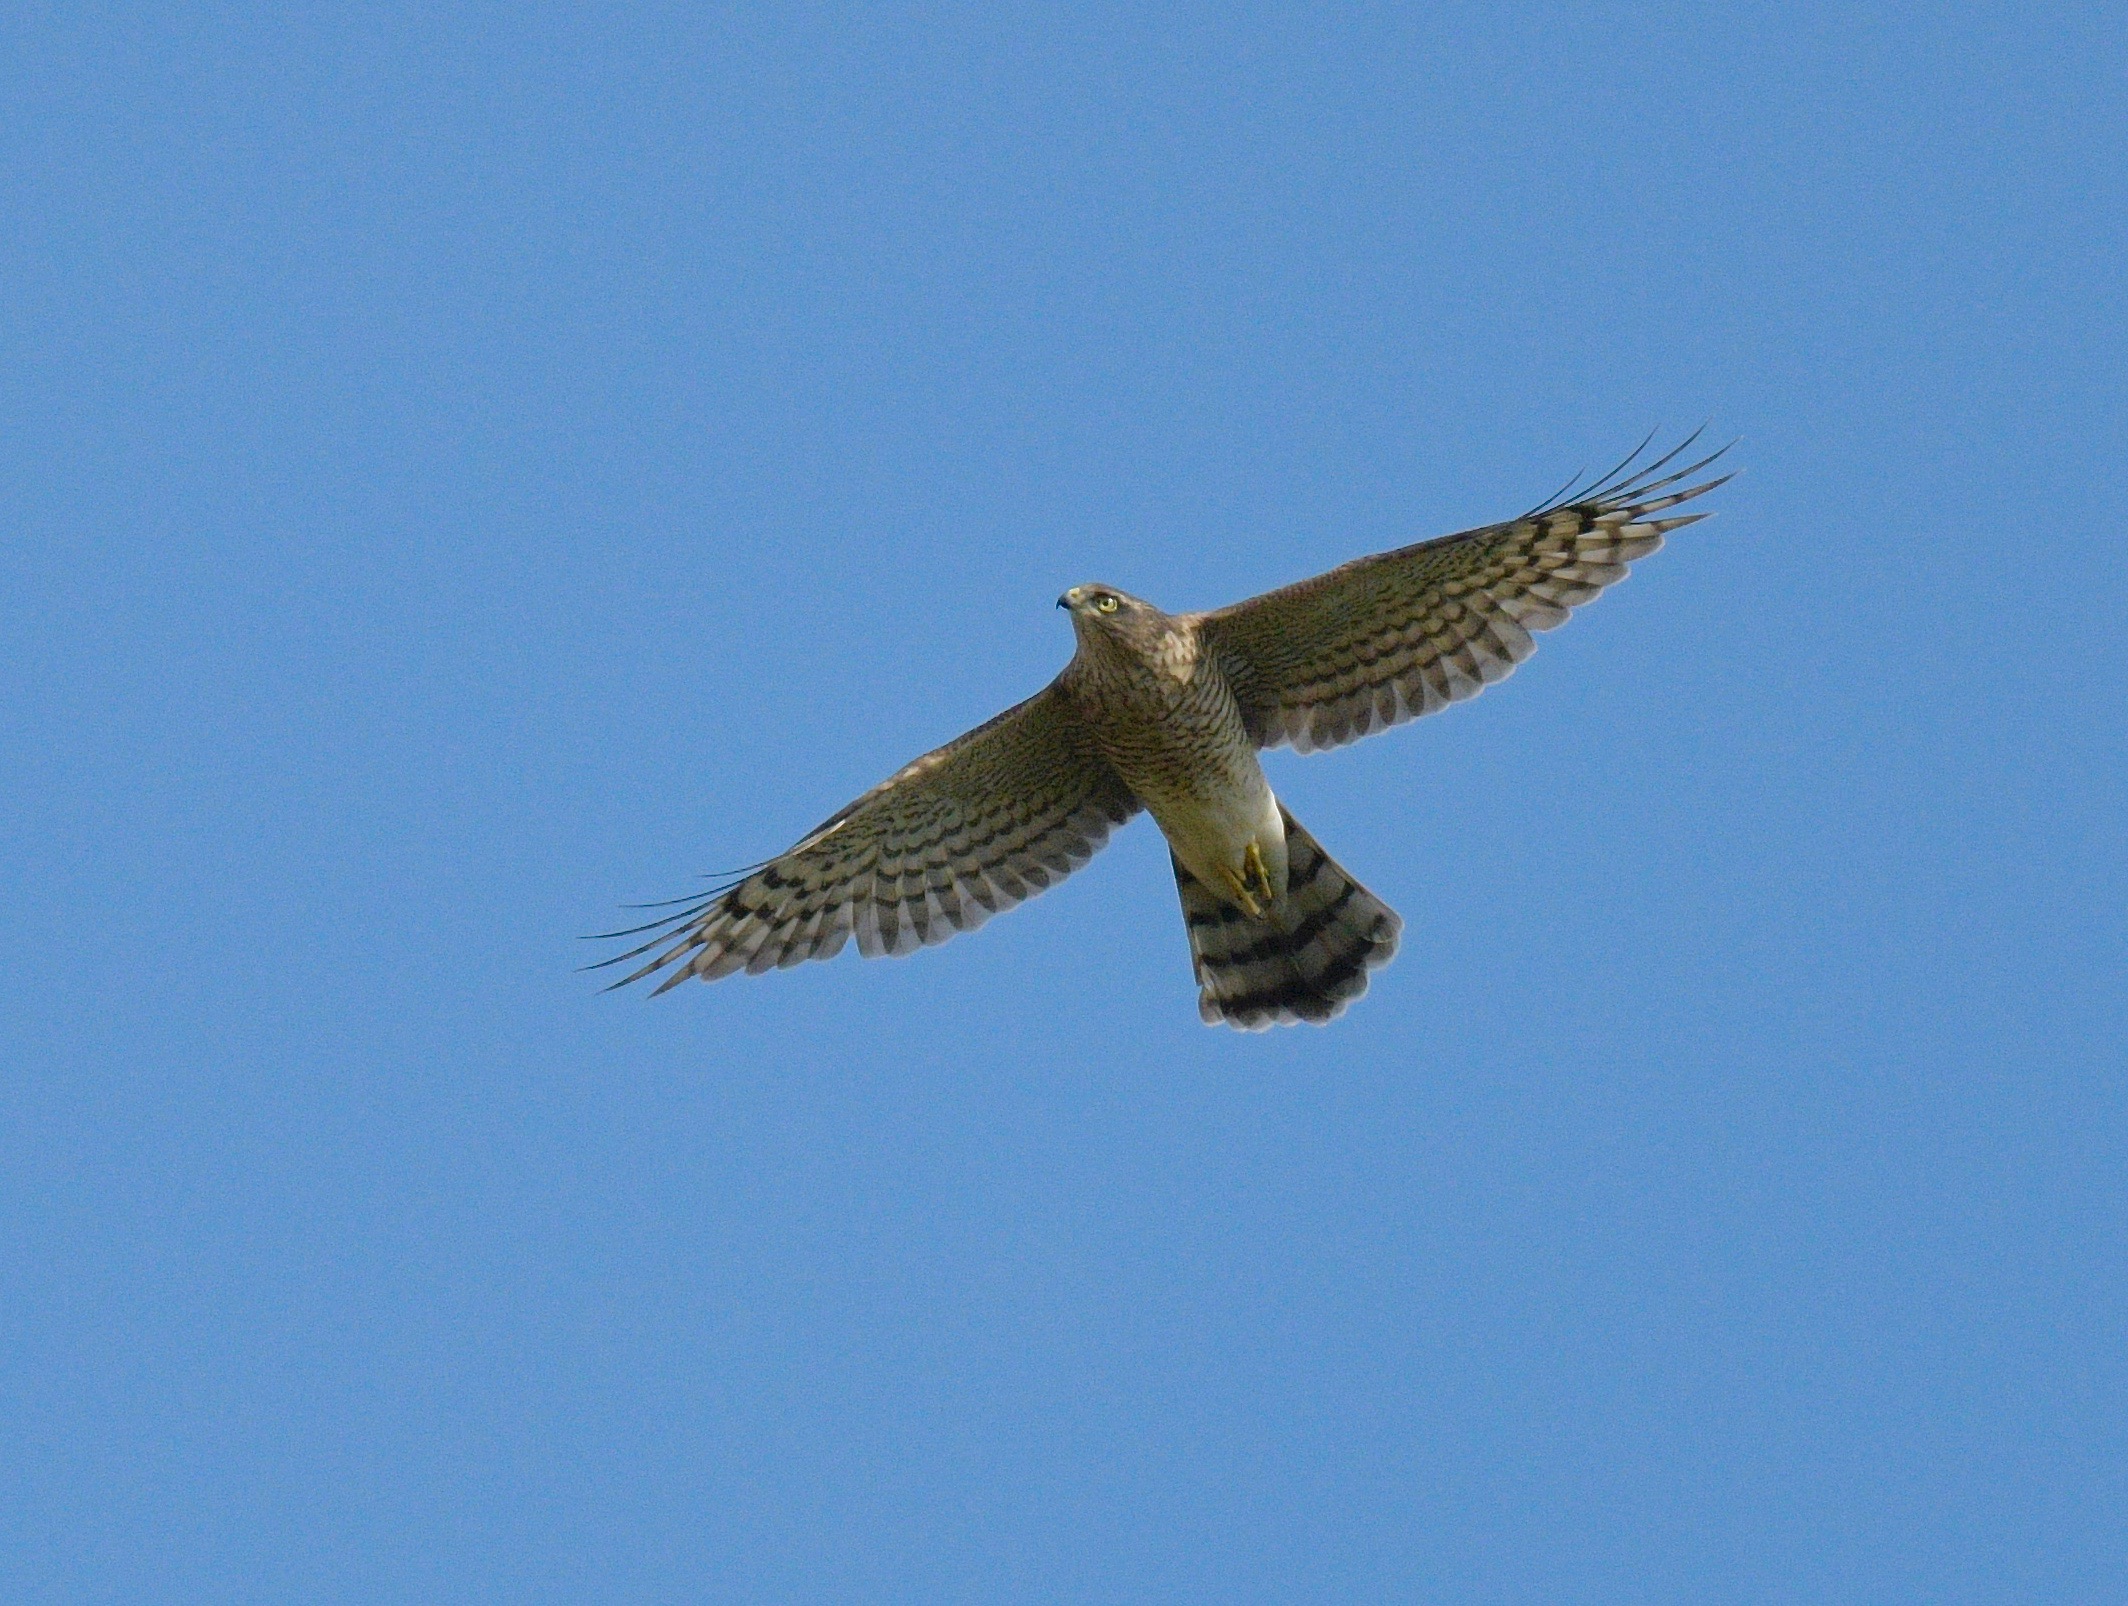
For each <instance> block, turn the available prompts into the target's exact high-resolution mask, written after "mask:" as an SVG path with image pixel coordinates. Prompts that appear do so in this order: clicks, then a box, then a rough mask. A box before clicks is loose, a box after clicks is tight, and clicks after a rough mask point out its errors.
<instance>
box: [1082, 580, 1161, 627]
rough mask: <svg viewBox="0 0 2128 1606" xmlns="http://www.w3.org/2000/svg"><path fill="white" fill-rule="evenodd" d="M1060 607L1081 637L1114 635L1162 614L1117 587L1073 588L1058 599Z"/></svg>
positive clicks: (1092, 586) (1091, 586)
mask: <svg viewBox="0 0 2128 1606" xmlns="http://www.w3.org/2000/svg"><path fill="white" fill-rule="evenodd" d="M1057 606H1058V607H1060V608H1062V609H1063V610H1064V611H1065V612H1066V613H1069V614H1070V615H1071V622H1072V626H1073V628H1075V629H1076V630H1077V631H1078V632H1079V633H1080V634H1081V635H1084V634H1085V633H1086V632H1087V631H1088V630H1100V631H1103V632H1105V633H1108V634H1111V635H1113V634H1115V633H1116V632H1117V631H1119V630H1126V629H1128V628H1129V627H1130V625H1131V624H1133V623H1142V622H1143V621H1144V620H1145V619H1146V618H1147V617H1148V616H1153V617H1157V616H1158V614H1159V610H1158V609H1157V608H1155V607H1153V605H1152V604H1151V603H1148V602H1140V601H1139V600H1138V599H1137V598H1136V597H1134V596H1131V595H1130V594H1129V593H1127V592H1123V591H1118V590H1117V589H1116V588H1115V587H1114V586H1101V585H1084V586H1073V587H1072V588H1071V589H1070V590H1069V591H1067V592H1065V593H1064V595H1062V596H1061V597H1059V598H1057Z"/></svg>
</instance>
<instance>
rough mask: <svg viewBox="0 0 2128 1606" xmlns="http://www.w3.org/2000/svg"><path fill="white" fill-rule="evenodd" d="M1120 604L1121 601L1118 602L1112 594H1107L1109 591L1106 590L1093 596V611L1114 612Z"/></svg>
mask: <svg viewBox="0 0 2128 1606" xmlns="http://www.w3.org/2000/svg"><path fill="white" fill-rule="evenodd" d="M1122 606H1123V604H1122V603H1120V602H1118V601H1117V600H1116V599H1115V598H1114V597H1113V596H1111V595H1109V593H1108V592H1106V591H1104V592H1102V593H1101V594H1100V595H1099V596H1097V597H1095V598H1094V612H1095V613H1114V612H1115V611H1116V610H1117V609H1118V608H1120V607H1122Z"/></svg>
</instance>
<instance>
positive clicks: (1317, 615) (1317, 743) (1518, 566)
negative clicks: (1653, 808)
mask: <svg viewBox="0 0 2128 1606" xmlns="http://www.w3.org/2000/svg"><path fill="white" fill-rule="evenodd" d="M1690 444H1691V443H1690V441H1687V442H1686V443H1685V445H1686V446H1689V445H1690ZM1684 449H1685V446H1680V447H1678V448H1677V449H1676V450H1674V451H1672V452H1671V453H1670V454H1668V455H1667V456H1665V457H1663V458H1661V459H1659V460H1658V461H1656V462H1654V463H1652V464H1649V465H1648V466H1647V467H1645V468H1643V469H1640V470H1637V471H1635V470H1633V469H1632V467H1631V465H1632V464H1633V463H1634V461H1635V460H1636V459H1637V458H1638V456H1639V454H1638V453H1636V454H1634V457H1631V458H1628V459H1627V460H1626V463H1625V464H1624V465H1621V467H1620V468H1619V469H1618V470H1617V471H1616V472H1615V473H1613V474H1612V475H1609V476H1606V477H1605V478H1604V479H1602V480H1599V481H1598V482H1597V483H1595V484H1593V485H1591V486H1589V487H1588V488H1587V489H1586V490H1583V491H1580V492H1575V491H1574V490H1573V489H1572V488H1571V487H1569V489H1568V490H1567V491H1565V492H1562V493H1561V494H1560V495H1559V496H1557V497H1554V498H1552V499H1551V500H1550V501H1548V502H1547V503H1545V504H1544V505H1542V506H1540V507H1538V508H1536V509H1535V510H1533V511H1532V512H1530V513H1527V514H1525V515H1523V516H1522V517H1521V518H1518V519H1511V520H1508V521H1507V522H1505V523H1501V524H1492V525H1487V526H1485V527H1484V528H1482V529H1476V530H1468V531H1465V532H1463V533H1462V534H1460V535H1450V536H1443V537H1441V538H1440V539H1438V540H1433V541H1422V542H1420V543H1419V544H1417V545H1416V546H1408V547H1403V548H1401V549H1399V550H1397V551H1394V552H1382V553H1377V554H1376V555H1374V556H1373V557H1366V558H1360V559H1358V560H1356V561H1355V562H1352V563H1347V564H1345V565H1344V566H1343V567H1342V568H1337V569H1332V570H1331V571H1330V572H1329V573H1327V574H1321V575H1317V576H1316V577H1315V578H1314V579H1312V580H1303V581H1301V582H1300V583H1299V584H1298V585H1291V586H1287V587H1285V588H1284V589H1283V590H1279V591H1272V592H1267V593H1266V594H1265V595H1263V596H1260V597H1252V598H1250V599H1249V600H1248V601H1246V602H1239V603H1236V604H1234V605H1233V606H1232V607H1228V608H1221V609H1218V610H1217V611H1215V612H1211V613H1185V614H1168V613H1163V612H1161V611H1160V609H1158V608H1156V607H1155V606H1153V605H1152V604H1151V603H1149V602H1142V601H1140V600H1139V599H1138V598H1136V597H1132V596H1129V595H1127V594H1125V593H1124V592H1122V591H1119V590H1117V589H1116V588H1115V587H1113V586H1105V585H1081V586H1073V587H1072V588H1071V589H1070V590H1069V591H1067V592H1065V593H1064V595H1063V596H1061V597H1060V598H1058V599H1057V605H1058V606H1059V607H1061V608H1065V609H1067V610H1069V612H1070V614H1071V622H1072V627H1073V630H1074V632H1075V634H1076V635H1077V637H1078V651H1077V653H1076V654H1075V655H1074V656H1073V658H1072V660H1071V662H1070V663H1069V664H1068V665H1066V666H1065V669H1064V672H1063V673H1062V674H1060V675H1058V676H1057V678H1056V679H1055V680H1054V681H1052V682H1051V683H1050V684H1049V685H1048V686H1047V687H1045V688H1044V689H1043V690H1041V691H1039V692H1037V693H1035V695H1034V696H1032V697H1030V698H1028V699H1027V701H1025V702H1023V703H1021V704H1019V705H1018V706H1016V707H1013V708H1008V709H1007V710H1005V712H1004V713H1002V714H999V715H998V716H997V717H996V718H995V719H993V720H991V721H989V722H988V723H987V724H984V725H979V726H977V727H976V728H975V729H974V730H972V731H970V732H968V733H967V734H966V735H965V736H962V737H961V738H959V739H958V740H957V741H952V742H948V743H947V744H946V745H945V746H944V747H941V748H939V749H937V750H936V751H935V752H931V753H926V754H925V755H924V756H923V757H922V758H919V759H918V760H916V762H915V763H913V764H910V765H908V766H907V767H906V768H904V769H902V770H900V771H898V772H897V773H896V774H894V775H892V776H889V777H888V778H887V779H886V780H885V781H882V782H881V783H880V784H879V785H878V786H875V787H874V788H872V790H871V791H869V792H867V793H865V795H864V796H863V797H860V798H859V799H857V801H856V802H854V803H852V804H850V805H849V806H848V807H847V808H844V809H839V810H837V811H836V812H835V813H834V814H833V815H831V816H830V817H829V818H828V819H827V820H825V821H824V822H822V824H821V825H820V826H818V827H817V828H816V829H814V830H813V831H811V832H809V833H808V834H807V835H806V836H805V838H804V839H803V840H802V841H800V842H799V843H798V844H797V845H796V846H795V847H793V848H791V849H790V850H789V851H788V852H787V853H783V854H780V855H778V856H777V857H776V858H774V859H771V860H769V861H768V862H766V863H765V864H762V865H760V866H758V867H757V868H755V869H753V870H752V872H751V873H749V874H746V875H744V876H743V877H742V878H741V879H739V880H737V881H735V882H733V883H732V884H730V885H728V886H725V887H721V888H719V889H717V890H716V891H715V892H713V893H711V894H709V895H707V896H705V897H702V898H699V899H693V900H676V901H680V902H685V903H686V904H687V907H684V908H682V909H680V910H679V912H678V913H676V914H673V915H669V916H667V917H665V918H664V919H661V920H657V921H654V922H652V923H651V924H649V925H647V926H639V927H636V928H635V929H634V930H633V931H628V932H614V933H610V934H609V935H612V936H634V935H639V934H640V933H642V932H646V931H648V932H654V933H656V935H654V936H652V937H651V938H650V940H649V941H647V942H645V943H643V944H642V945H641V946H639V947H636V948H633V949H631V950H629V952H627V953H625V954H621V955H618V956H616V958H615V959H611V960H607V961H605V963H607V964H615V963H619V962H620V961H622V960H627V959H632V958H635V957H638V956H639V955H642V954H646V953H650V952H651V951H652V950H653V949H655V950H658V952H656V954H655V955H654V957H652V958H651V959H650V960H649V961H648V962H647V963H645V964H644V965H643V966H642V967H641V968H640V969H638V970H636V971H634V972H633V973H631V974H630V975H628V976H626V977H624V978H623V979H622V980H621V981H620V982H617V983H615V985H616V986H625V985H627V983H629V982H632V981H636V980H638V979H640V978H641V977H644V976H647V975H650V974H652V973H653V972H656V971H661V970H665V969H667V968H671V970H672V974H671V975H670V976H668V977H667V978H666V979H665V981H664V983H663V985H662V986H660V987H659V988H658V989H657V990H658V991H659V992H663V991H665V989H666V988H669V987H672V986H674V985H676V984H677V983H679V982H681V981H683V980H685V979H686V978H687V977H689V976H700V977H702V978H703V979H704V980H705V981H715V980H716V979H718V978H719V977H722V976H728V975H731V974H732V973H733V972H734V971H739V970H744V971H747V972H749V973H751V974H756V975H758V974H759V973H760V972H762V971H765V970H768V969H770V968H772V967H776V966H787V965H795V964H797V963H798V962H799V961H801V960H805V959H825V958H828V957H829V956H831V955H833V954H836V953H839V952H840V951H841V949H842V947H843V945H844V944H845V943H846V942H847V941H848V940H849V939H850V938H851V937H852V936H853V935H854V936H855V937H856V939H857V947H858V951H859V952H861V953H863V954H865V955H867V956H874V955H879V954H905V953H909V952H911V951H913V950H914V949H916V948H918V947H920V946H923V945H925V944H930V943H937V942H943V941H945V939H946V938H948V937H950V936H952V935H953V934H954V933H955V932H957V931H972V930H974V929H975V928H976V927H977V926H979V925H981V924H982V923H983V922H984V921H985V920H987V919H989V918H990V917H991V916H992V915H993V914H996V913H997V912H998V911H999V910H1001V909H1008V908H1010V907H1011V906H1012V905H1014V904H1016V903H1019V902H1020V901H1021V900H1022V899H1025V898H1030V897H1032V896H1034V894H1036V893H1037V892H1040V891H1042V890H1043V889H1044V888H1046V887H1049V886H1050V885H1052V884H1053V883H1055V882H1057V881H1059V880H1061V879H1063V878H1064V877H1065V876H1067V875H1069V874H1070V873H1071V872H1072V871H1073V870H1075V869H1077V868H1078V867H1079V866H1080V865H1082V864H1084V863H1085V862H1086V860H1087V859H1088V858H1090V857H1091V856H1092V855H1093V852H1094V850H1095V849H1096V848H1098V847H1100V846H1101V844H1102V843H1103V842H1104V841H1106V840H1107V837H1108V834H1109V832H1110V831H1112V830H1114V829H1115V828H1116V827H1117V826H1119V825H1121V824H1123V823H1124V821H1126V820H1128V819H1129V818H1130V817H1131V816H1132V815H1134V814H1135V813H1137V812H1138V810H1139V809H1141V808H1144V809H1147V810H1150V811H1151V813H1152V816H1153V818H1154V820H1156V821H1157V822H1158V823H1159V826H1160V829H1161V831H1162V832H1163V833H1164V834H1165V835H1166V837H1167V841H1168V847H1169V850H1170V853H1171V856H1172V858H1173V861H1174V867H1175V881H1176V884H1177V886H1178V888H1179V889H1180V891H1181V895H1182V912H1183V919H1184V921H1185V922H1186V925H1187V928H1188V934H1189V943H1190V955H1191V958H1192V960H1193V961H1194V964H1195V968H1196V977H1197V986H1198V1012H1199V1014H1200V1015H1202V1016H1203V1018H1204V1019H1205V1021H1206V1022H1208V1023H1214V1024H1216V1023H1219V1022H1224V1023H1226V1024H1227V1025H1230V1026H1238V1027H1241V1028H1243V1029H1245V1030H1255V1029H1258V1028H1261V1027H1266V1026H1270V1025H1274V1024H1280V1023H1289V1022H1294V1021H1314V1022H1322V1021H1327V1020H1329V1019H1331V1018H1332V1017H1333V1016H1335V1015H1337V1014H1338V1013H1339V1012H1340V1011H1342V1010H1343V1009H1344V1007H1345V1006H1346V1005H1347V1004H1349V1003H1350V1002H1351V1001H1352V1000H1353V999H1355V998H1357V997H1359V996H1360V995H1361V994H1362V993H1364V992H1365V991H1366V990H1367V975H1368V972H1369V971H1371V970H1374V969H1376V968H1378V967H1379V966H1381V965H1384V964H1386V963H1388V961H1389V958H1390V956H1391V955H1392V954H1393V953H1394V952H1395V951H1396V946H1397V934H1398V932H1399V930H1400V929H1401V928H1402V924H1403V923H1402V921H1401V920H1399V919H1398V917H1397V915H1396V913H1395V911H1394V910H1392V909H1391V908H1390V907H1389V906H1388V905H1387V904H1385V903H1383V902H1382V901H1381V900H1380V899H1379V898H1377V897H1375V896H1374V894H1373V893H1371V892H1369V891H1368V890H1367V889H1366V888H1365V887H1363V886H1361V885H1360V884H1359V883H1358V882H1357V881H1355V880H1354V879H1353V878H1352V877H1351V876H1350V875H1349V874H1347V873H1346V871H1345V870H1344V868H1343V867H1342V866H1341V865H1339V864H1338V863H1337V861H1336V860H1334V859H1332V858H1331V857H1330V856H1329V854H1327V853H1325V852H1324V851H1323V849H1322V847H1321V845H1320V844H1318V843H1317V842H1316V840H1315V838H1314V837H1312V836H1310V835H1309V834H1308V832H1307V831H1306V830H1305V829H1304V828H1303V827H1302V826H1301V824H1300V822H1299V821H1297V820H1295V819H1294V818H1293V816H1292V815H1291V814H1290V813H1288V812H1287V811H1286V809H1285V808H1284V807H1283V806H1282V805H1281V804H1280V803H1279V801H1278V799H1277V798H1276V797H1274V796H1273V795H1272V793H1271V787H1270V783H1269V782H1268V781H1266V780H1265V778H1264V772H1263V767H1262V765H1261V764H1259V763H1258V762H1257V757H1256V755H1257V751H1258V750H1259V749H1261V748H1266V747H1276V746H1278V745H1280V744H1281V743H1286V742H1290V743H1292V745H1293V746H1294V747H1295V748H1296V749H1297V750H1299V751H1301V752H1304V753H1305V752H1312V751H1314V750H1315V749H1317V748H1323V747H1337V746H1340V745H1342V744H1343V743H1346V742H1350V741H1354V740H1356V739H1357V738H1359V737H1361V736H1365V735H1367V734H1368V733H1369V732H1371V731H1377V730H1382V729H1385V728H1387V727H1388V726H1391V725H1396V724H1401V723H1402V722H1403V721H1405V720H1407V719H1414V718H1417V717H1418V716H1419V715H1421V714H1429V713H1432V712H1433V711H1434V710H1435V709H1437V708H1444V707H1446V706H1447V705H1448V704H1450V703H1452V702H1458V701H1461V700H1462V699H1463V698H1466V697H1470V696H1472V695H1474V694H1475V693H1477V692H1478V691H1479V690H1481V689H1482V688H1484V687H1486V686H1489V685H1491V684H1492V683H1493V682H1494V681H1497V680H1501V679H1504V678H1505V677H1506V676H1507V675H1508V674H1509V673H1510V672H1511V671H1512V670H1513V669H1514V667H1515V665H1517V664H1518V663H1520V662H1521V661H1522V660H1523V659H1525V658H1527V657H1528V656H1529V655H1530V653H1531V652H1532V651H1534V650H1535V645H1536V644H1535V643H1534V642H1533V641H1532V640H1531V632H1532V631H1538V630H1549V629H1551V628H1552V627H1553V626H1554V625H1557V624H1560V623H1562V622H1563V621H1564V620H1565V619H1566V617H1567V614H1568V613H1569V612H1570V611H1571V610H1572V609H1574V608H1576V607H1578V606H1579V605H1580V604H1582V603H1584V602H1587V601H1588V600H1589V599H1590V598H1592V597H1594V596H1595V595H1596V593H1597V592H1599V591H1601V590H1602V589H1603V588H1604V587H1605V586H1607V585H1610V584H1611V583H1612V582H1614V581H1616V580H1619V579H1622V578H1623V577H1624V575H1625V572H1626V565H1627V564H1628V563H1629V562H1631V561H1632V560H1633V559H1635V558H1639V557H1645V556H1646V555H1647V554H1648V553H1650V552H1653V551H1654V550H1655V549H1656V548H1657V547H1659V546H1660V545H1662V539H1663V536H1664V535H1665V534H1666V533H1668V532H1669V531H1671V530H1675V529H1678V528H1680V527H1682V526H1684V525H1687V524H1691V523H1693V522H1695V521H1696V520H1698V519H1700V518H1703V517H1705V515H1704V514H1697V513H1686V514H1677V515H1673V516H1671V517H1668V518H1662V517H1657V516H1656V515H1659V514H1661V513H1663V512H1664V511H1666V510H1667V509H1670V508H1674V507H1676V506H1677V505H1678V504H1680V503H1682V502H1688V501H1690V500H1691V499H1692V498H1694V497H1696V496H1700V495H1703V494H1705V493H1706V492H1708V491H1711V490H1713V489H1714V488H1715V487H1716V486H1717V485H1720V484H1722V483H1723V482H1724V480H1725V479H1726V478H1727V476H1723V477H1722V478H1721V479H1713V480H1705V481H1701V482H1700V483H1698V484H1688V483H1686V482H1688V481H1690V480H1691V478H1692V477H1693V476H1694V475H1696V474H1698V473H1699V472H1700V471H1701V470H1702V469H1704V468H1706V467H1707V465H1708V464H1709V463H1712V462H1713V461H1714V458H1715V457H1719V456H1720V455H1721V454H1720V453H1719V452H1717V453H1715V454H1714V456H1712V457H1707V458H1704V459H1702V460H1701V461H1699V462H1697V463H1694V464H1692V465H1691V466H1690V467H1688V468H1684V469H1679V470H1675V471H1672V472H1670V473H1667V474H1665V473H1664V472H1663V470H1664V469H1666V468H1667V467H1668V465H1669V464H1670V463H1671V462H1672V461H1673V460H1674V459H1675V458H1676V457H1677V456H1678V455H1679V454H1680V453H1682V452H1683V451H1684Z"/></svg>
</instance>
